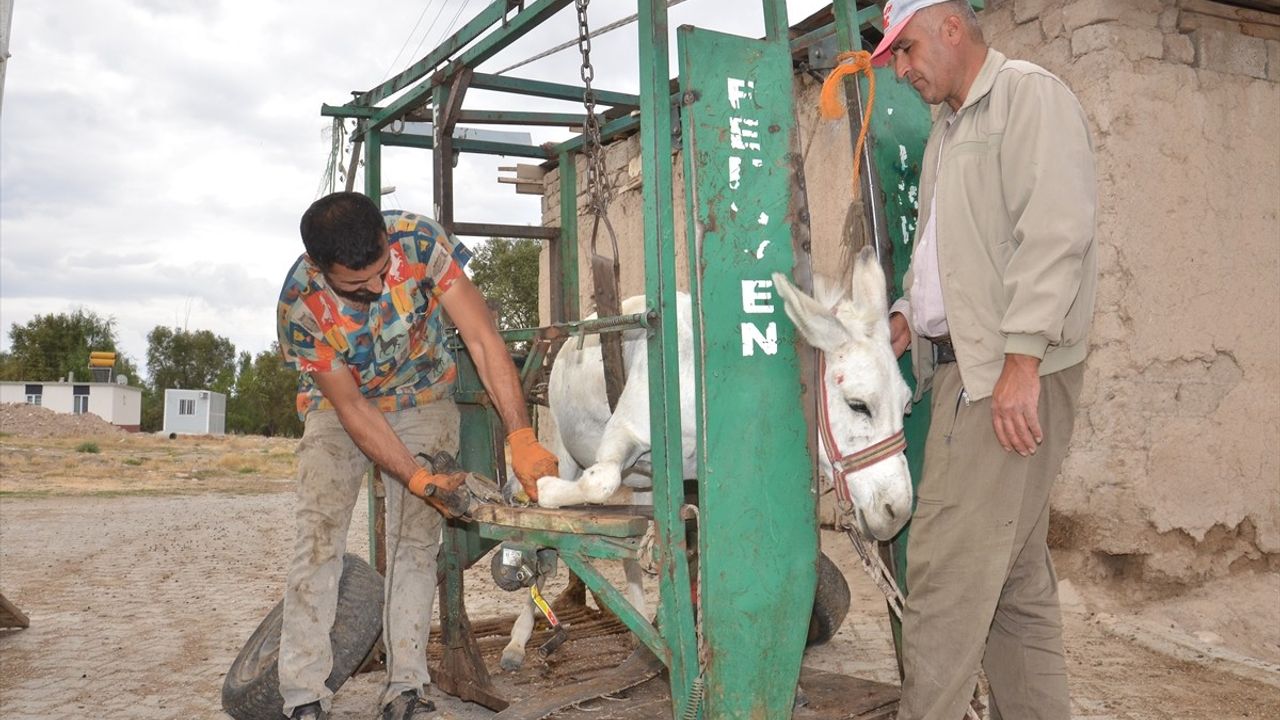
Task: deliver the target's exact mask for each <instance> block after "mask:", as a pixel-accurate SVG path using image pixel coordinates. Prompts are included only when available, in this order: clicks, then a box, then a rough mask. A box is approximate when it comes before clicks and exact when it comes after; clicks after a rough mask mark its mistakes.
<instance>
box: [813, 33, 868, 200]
mask: <svg viewBox="0 0 1280 720" xmlns="http://www.w3.org/2000/svg"><path fill="white" fill-rule="evenodd" d="M857 73H863V74H865V75H866V76H867V107H866V109H865V110H863V112H862V129H861V130H859V131H858V143H857V146H856V147H855V148H854V149H853V192H854V194H855V195H856V194H857V193H858V172H859V170H860V169H861V168H862V165H861V162H860V158H861V157H862V146H863V144H864V143H865V142H866V140H867V128H869V127H870V126H871V108H872V107H874V106H875V104H876V74H875V73H874V72H873V71H872V70H871V53H869V52H867V51H866V50H853V51H851V52H843V53H840V54H839V55H837V56H836V66H835V68H834V69H832V71H831V74H830V75H828V76H827V79H826V80H824V81H823V83H822V94H821V95H820V96H819V100H818V109H819V110H820V111H821V113H822V117H824V118H826V119H828V120H834V119H836V118H838V117H841V116H842V115H844V114H845V96H844V95H843V93H842V91H843V90H844V85H843V84H842V83H841V82H840V81H841V80H843V79H844V78H845V77H846V76H848V75H855V74H857Z"/></svg>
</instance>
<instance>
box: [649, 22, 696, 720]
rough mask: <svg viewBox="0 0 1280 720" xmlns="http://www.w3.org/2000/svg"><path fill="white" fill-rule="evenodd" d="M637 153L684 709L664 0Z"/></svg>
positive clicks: (684, 605)
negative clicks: (653, 323) (652, 321)
mask: <svg viewBox="0 0 1280 720" xmlns="http://www.w3.org/2000/svg"><path fill="white" fill-rule="evenodd" d="M637 5H638V8H637V14H638V15H639V45H640V153H641V163H642V167H643V174H644V190H643V193H644V199H643V217H644V218H645V219H646V222H645V224H644V250H645V297H646V298H647V305H648V309H649V312H650V313H651V314H652V315H653V317H654V319H655V323H656V327H655V328H654V330H653V331H652V332H650V334H649V342H648V345H649V347H648V353H649V422H650V425H649V428H650V437H651V440H652V447H653V491H654V492H653V501H654V502H653V512H654V521H655V523H656V525H657V529H658V532H657V543H656V545H657V550H658V584H659V594H660V595H659V597H660V599H659V602H658V618H657V619H658V624H659V626H660V627H661V630H662V636H663V639H664V640H665V641H666V644H667V647H668V648H669V649H670V651H671V657H670V666H669V669H670V679H671V701H672V708H673V714H674V716H675V717H678V718H683V717H686V715H685V712H686V710H687V708H688V705H689V703H690V699H691V698H690V690H691V689H692V688H693V686H694V681H695V679H696V678H697V676H698V653H697V636H696V635H695V629H694V618H693V602H692V598H691V597H690V591H691V587H690V582H689V564H688V560H687V559H686V558H687V550H688V547H687V543H686V541H685V529H684V521H683V520H682V519H681V516H680V507H681V505H682V504H683V499H684V472H683V462H682V456H681V447H680V386H679V382H680V375H679V373H680V367H679V343H678V341H677V325H676V321H675V318H676V281H675V268H676V259H675V212H674V209H673V207H672V197H673V193H674V183H673V180H672V171H671V105H670V103H669V102H668V98H669V97H670V89H669V88H670V63H669V61H668V59H667V47H668V41H667V3H666V0H638V3H637Z"/></svg>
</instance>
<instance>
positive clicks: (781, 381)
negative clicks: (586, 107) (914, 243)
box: [679, 18, 818, 718]
mask: <svg viewBox="0 0 1280 720" xmlns="http://www.w3.org/2000/svg"><path fill="white" fill-rule="evenodd" d="M777 22H778V20H777V19H776V18H775V20H774V23H775V24H776V23H777ZM679 58H680V77H681V90H682V92H683V97H684V111H683V115H684V138H685V143H686V147H685V173H686V178H687V179H688V184H687V187H688V192H690V193H691V198H690V202H691V211H690V213H689V219H690V228H689V233H688V237H689V238H691V241H692V247H691V248H690V257H692V258H696V260H695V261H694V262H691V263H690V264H691V265H692V266H694V267H696V268H697V272H696V274H695V276H694V277H693V278H692V282H691V285H692V287H693V292H694V295H695V303H694V307H695V312H694V316H695V324H696V327H695V331H694V336H695V338H694V354H695V357H696V363H695V377H696V380H697V382H696V385H697V388H696V389H697V398H698V408H699V419H698V420H699V421H698V432H697V434H698V480H699V505H700V522H699V548H700V551H701V552H700V563H701V569H700V579H701V583H700V593H701V601H702V606H701V613H700V614H701V617H702V633H703V636H704V637H705V641H706V645H707V646H708V647H710V648H713V650H712V651H711V652H709V653H708V654H707V656H706V657H705V659H704V661H705V670H704V672H705V675H706V677H705V688H706V691H705V699H704V715H705V716H706V717H711V718H731V717H732V718H738V717H742V718H746V717H753V718H754V717H762V718H775V717H789V716H790V714H791V703H792V699H793V695H794V691H795V685H796V680H797V678H798V677H799V674H800V660H801V656H802V654H803V652H804V639H805V635H806V629H807V627H808V622H809V615H810V610H811V609H812V607H813V597H814V587H815V584H816V570H815V564H816V558H817V554H818V533H817V528H816V509H815V500H814V498H815V496H814V494H813V493H812V492H811V484H810V483H811V480H810V478H811V475H810V458H809V454H808V450H807V435H808V430H807V428H806V426H805V423H804V419H803V415H802V413H801V412H800V411H799V402H800V397H801V379H800V366H799V362H798V359H797V357H796V349H795V332H794V328H793V326H792V325H791V323H790V321H789V320H787V318H786V316H785V313H784V311H783V308H782V302H781V300H780V299H779V298H778V296H777V295H776V293H775V292H774V291H773V283H772V280H771V279H770V276H771V273H773V272H780V273H784V274H789V273H791V271H792V269H793V261H794V257H793V252H792V232H793V223H797V222H800V221H799V219H798V218H797V217H796V215H798V214H799V213H800V212H801V211H802V210H803V208H798V207H795V206H794V204H793V192H792V191H793V183H794V182H795V177H794V168H795V166H794V163H793V158H794V156H795V154H796V147H797V144H796V128H795V120H794V112H793V100H792V78H791V55H790V48H789V47H788V45H787V42H786V39H785V37H779V38H778V39H777V40H775V41H761V40H752V39H747V38H741V37H736V36H732V35H725V34H722V33H716V32H711V31H707V30H702V29H698V28H690V27H683V28H681V29H680V32H679Z"/></svg>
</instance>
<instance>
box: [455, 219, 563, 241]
mask: <svg viewBox="0 0 1280 720" xmlns="http://www.w3.org/2000/svg"><path fill="white" fill-rule="evenodd" d="M453 234H454V235H466V236H471V237H507V238H529V239H531V240H554V239H556V238H557V237H559V236H560V230H559V228H553V227H543V226H541V225H503V224H501V223H464V222H455V223H454V224H453Z"/></svg>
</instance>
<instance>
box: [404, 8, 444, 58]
mask: <svg viewBox="0 0 1280 720" xmlns="http://www.w3.org/2000/svg"><path fill="white" fill-rule="evenodd" d="M447 7H449V3H448V0H444V2H441V3H440V9H439V10H437V11H436V16H435V17H433V18H431V24H430V25H428V26H427V29H426V31H425V32H423V33H422V37H421V38H419V39H418V44H417V45H415V46H414V47H413V52H412V53H409V57H417V56H418V51H419V50H421V49H422V43H424V42H426V41H427V37H428V36H430V35H431V31H432V30H434V29H435V27H436V23H438V22H440V16H441V15H443V14H444V9H445V8H447Z"/></svg>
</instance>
